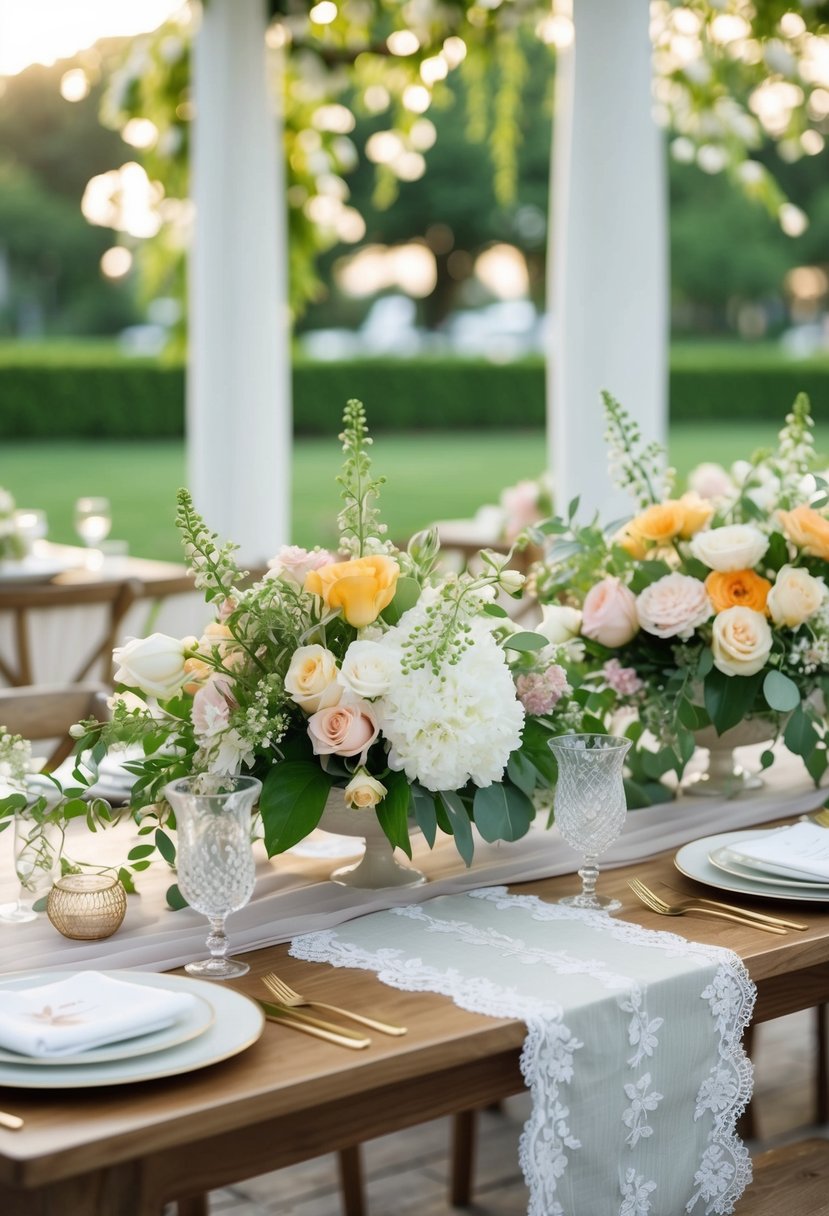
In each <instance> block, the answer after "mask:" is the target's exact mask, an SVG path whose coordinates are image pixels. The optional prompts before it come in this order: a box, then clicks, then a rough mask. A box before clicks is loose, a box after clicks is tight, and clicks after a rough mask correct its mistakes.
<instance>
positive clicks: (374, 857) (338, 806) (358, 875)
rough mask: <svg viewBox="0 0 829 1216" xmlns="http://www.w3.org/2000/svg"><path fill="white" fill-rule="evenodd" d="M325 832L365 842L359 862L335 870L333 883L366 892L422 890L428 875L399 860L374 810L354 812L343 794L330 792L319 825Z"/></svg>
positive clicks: (332, 877) (341, 792) (332, 878)
mask: <svg viewBox="0 0 829 1216" xmlns="http://www.w3.org/2000/svg"><path fill="white" fill-rule="evenodd" d="M317 826H318V827H319V828H321V829H322V831H323V832H333V833H335V835H337V836H356V837H360V838H362V839H363V840H365V843H366V849H365V852H364V853H363V856H362V857H361V858H360V860H359V861H356V862H352V863H351V864H350V865H346V866H340V867H339V868H338V869H336V870H333V871H332V873H331V875H330V877H331V881H332V882H337V883H341V884H342V885H343V886H346V887H359V888H362V889H363V890H381V889H382V888H383V887H419V886H420V885H421V884H422V883H424V882H426V875H425V874H423V873H422V872H421V871H420V870H418V869H416V868H415V867H414V866H410V865H406V864H404V863H403V862H400V861H398V860H397V856H396V854H395V850H394V849H393V848H392V847H391V845H390V844H389V840H388V837H387V836H386V833H385V832H384V831H383V829H382V828H381V827H380V823H379V821H378V819H377V815H376V814H375V812H374V810H373V809H371V808H368V807H367V808H365V809H362V810H352V808H351V807H348V806H346V804H345V800H344V799H343V791H342V790H341V789H338V788H336V787H335V788H334V789H332V790H331V792H330V794H329V795H328V800H327V802H326V804H325V810H324V811H323V813H322V818H321V819H320V821H319V824H318V825H317Z"/></svg>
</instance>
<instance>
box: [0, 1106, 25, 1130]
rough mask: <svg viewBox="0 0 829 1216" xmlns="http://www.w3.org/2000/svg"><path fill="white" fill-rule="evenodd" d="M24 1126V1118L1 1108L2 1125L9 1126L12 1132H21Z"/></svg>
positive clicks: (0, 1122)
mask: <svg viewBox="0 0 829 1216" xmlns="http://www.w3.org/2000/svg"><path fill="white" fill-rule="evenodd" d="M22 1126H23V1120H22V1119H21V1118H20V1116H19V1115H10V1114H8V1112H7V1111H5V1110H0V1127H7V1128H8V1129H9V1131H10V1132H19V1131H20V1129H21V1127H22Z"/></svg>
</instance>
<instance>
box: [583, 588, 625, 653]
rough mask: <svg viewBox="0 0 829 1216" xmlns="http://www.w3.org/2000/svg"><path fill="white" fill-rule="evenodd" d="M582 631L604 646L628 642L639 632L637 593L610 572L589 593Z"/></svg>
mask: <svg viewBox="0 0 829 1216" xmlns="http://www.w3.org/2000/svg"><path fill="white" fill-rule="evenodd" d="M581 631H582V633H583V634H584V636H585V637H586V638H592V639H593V640H594V641H595V642H599V643H601V645H602V646H610V647H612V648H615V647H616V646H624V645H625V643H626V642H629V641H630V640H631V638H633V637H635V636H636V634H637V633H638V632H639V618H638V616H637V615H636V596H635V595H634V594H633V592H632V591H631V589H630V587H626V586H625V584H624V583H623V582H622V581H621V580H620V579H618V578H614V577H612V576H611V575H608V577H607V578H603V579H602V581H601V582H600V583H596V585H595V587H591V588H590V590H589V591H588V593H587V595H586V596H585V600H584V606H583V608H582V622H581Z"/></svg>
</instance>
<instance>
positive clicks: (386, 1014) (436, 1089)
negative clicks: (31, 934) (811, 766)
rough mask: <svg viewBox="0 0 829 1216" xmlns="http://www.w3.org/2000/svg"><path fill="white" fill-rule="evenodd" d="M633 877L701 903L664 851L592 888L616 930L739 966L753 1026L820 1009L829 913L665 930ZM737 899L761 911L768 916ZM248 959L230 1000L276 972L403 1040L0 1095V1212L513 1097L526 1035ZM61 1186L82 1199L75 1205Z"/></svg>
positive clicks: (548, 892)
mask: <svg viewBox="0 0 829 1216" xmlns="http://www.w3.org/2000/svg"><path fill="white" fill-rule="evenodd" d="M634 873H635V874H636V876H638V877H640V878H642V879H643V880H644V881H645V882H647V883H648V884H649V885H656V887H657V889H659V888H660V885H664V886H668V887H670V888H671V889H672V890H673V891H676V892H684V893H686V894H694V893H696V894H700V888H699V887H698V886H697V884H694V883H693V882H691V881H690V880H688V879H685V878H683V877H682V876H681V875H680V874H678V873H677V872H676V870H675V869H674V866H673V853H670V854H662V855H661V856H659V857H657V858H654V859H652V860H650V861H646V862H641V863H638V864H636V865H635V866H632V867H629V868H622V869H617V870H612V871H607V872H605V873H603V874H602V875H601V878H600V889H601V890H602V891H603V892H604V893H606V894H616V895H618V896H619V897H620V898H621V899H622V902H623V908H622V911H621V912H620V913H619V916H620V917H621V918H622V919H624V920H629V921H632V922H635V923H637V924H641V925H644V926H646V927H648V928H653V929H662V930H664V929H669V930H670V931H672V932H677V933H679V934H680V935H681V936H683V937H686V938H687V939H688V940H691V941H698V942H705V943H710V944H713V945H721V946H727V947H728V948H730V949H732V950H734V951H735V952H736V953H737V954H739V955H740V956H741V957H742V958H743V959H744V961H745V963H746V965H747V967H748V970H749V972H750V974H751V976H752V979H753V980H754V982H755V983H756V984H757V987H758V1002H757V1008H756V1014H755V1020H757V1021H763V1020H767V1019H769V1018H773V1017H777V1016H780V1015H782V1014H785V1013H790V1012H793V1011H795V1010H798V1009H802V1008H806V1007H809V1006H811V1005H814V1004H817V1003H820V1002H822V1001H825V1000H829V966H827V960H829V905H821V906H816V905H814V904H786V909H788V911H785V910H781V911H780V912H779V914H780V915H783V916H788V917H789V919H794V920H799V921H802V922H804V923H805V924H807V925H808V926H809V928H808V930H807V931H806V932H796V931H793V932H790V933H788V934H787V935H786V936H779V937H778V936H774V935H772V934H769V933H765V932H763V931H761V930H757V929H753V928H751V927H743V926H741V925H737V924H732V923H729V922H725V921H718V920H714V919H709V918H704V917H697V916H691V915H688V916H685V917H683V918H682V919H679V918H672V919H670V920H669V919H667V918H664V917H659V916H657V915H656V914H654V913H651V912H649V911H647V910H646V909H645V908H643V907H642V905H641V904H639V903H638V902H637V901H636V900H635V898H634V897H633V895H632V893H631V892H630V890H629V889H628V887H627V885H626V880H627V878H628V877H631V876H632V875H633V874H634ZM578 881H579V880H578V878H577V877H576V876H575V875H565V876H562V877H558V878H554V879H546V880H544V881H542V882H535V883H530V884H525V885H522V886H520V887H514V888H513V890H520V891H521V892H526V893H530V894H537V895H540V896H542V897H543V898H546V899H550V900H555V899H556V898H558V897H559V896H560V895H563V894H566V893H569V892H571V891H573V890H575V889H576V888H577V886H578ZM739 900H740V902H741V903H743V904H744V905H745V906H754V907H756V908H757V909H758V910H765V911H771V912H772V914H774V909H775V908H781V905H772V904H771V903H770V902H767V901H762V902H760V901H754V903H753V904H752V901H751V900H749V899H747V898H744V897H742V896H741V897H739ZM246 958H247V960H248V961H249V962H250V964H251V972H250V974H249V975H247V976H245V977H244V978H243V979H242V980H239V981H237V982H236V983H235V985H234V986H235V987H236V988H237V989H238V990H239V991H243V992H247V993H248V994H249V995H251V996H253V995H256V996H264V995H265V993H264V989H263V988H262V986H261V984H260V983H259V980H260V977H261V976H262V974H263V973H264V972H265V971H268V970H275V971H277V972H278V973H279V974H280V975H281V976H283V977H284V979H286V980H287V981H288V983H290V984H293V986H294V987H296V988H298V989H299V990H300V991H302V992H303V993H304V994H310V995H314V996H316V997H317V998H319V999H320V1000H327V1001H330V1002H333V1003H336V1004H340V1005H345V1006H349V1007H351V1008H354V1009H357V1010H361V1011H363V1012H366V1013H369V1014H371V1015H374V1016H376V1017H379V1018H381V1019H385V1020H388V1021H391V1022H397V1023H399V1024H401V1025H404V1026H407V1027H408V1029H409V1033H408V1034H407V1035H406V1036H405V1037H404V1038H390V1037H387V1036H384V1035H380V1034H373V1035H372V1036H371V1037H372V1044H371V1046H370V1047H369V1048H368V1049H367V1050H365V1051H362V1052H350V1051H346V1050H344V1049H342V1048H340V1047H337V1046H333V1045H329V1044H326V1043H323V1042H320V1041H318V1040H316V1039H311V1038H308V1037H306V1036H305V1035H302V1034H298V1033H297V1032H295V1031H292V1030H290V1029H287V1028H285V1027H282V1026H279V1025H275V1024H273V1023H268V1024H267V1026H266V1027H265V1031H264V1034H263V1036H262V1038H261V1039H260V1040H259V1042H258V1043H256V1044H255V1045H254V1046H253V1047H251V1048H250V1049H248V1050H247V1051H245V1052H243V1053H242V1054H241V1055H240V1056H238V1057H236V1058H234V1059H232V1060H229V1061H226V1062H225V1063H222V1064H219V1065H215V1066H213V1067H211V1068H208V1069H205V1070H203V1071H201V1072H196V1073H191V1074H188V1075H186V1076H182V1077H176V1078H175V1079H174V1080H169V1079H168V1080H166V1081H159V1082H149V1083H146V1084H139V1085H132V1086H129V1087H125V1088H124V1089H122V1090H120V1091H117V1090H109V1089H101V1090H83V1091H79V1092H76V1093H72V1094H69V1093H66V1094H55V1093H39V1092H34V1091H25V1090H14V1089H9V1088H0V1108H2V1109H6V1110H10V1111H12V1112H14V1113H16V1114H20V1115H22V1116H23V1117H24V1119H25V1121H26V1126H25V1129H24V1130H23V1131H21V1132H7V1131H2V1130H0V1199H2V1200H3V1203H2V1205H0V1206H2V1208H3V1211H4V1216H15V1214H16V1213H20V1214H21V1216H22V1213H24V1212H26V1213H29V1212H32V1211H34V1210H35V1209H34V1208H31V1207H29V1208H27V1207H26V1206H25V1204H26V1195H25V1192H19V1191H17V1190H16V1188H46V1190H45V1191H44V1193H47V1192H50V1187H58V1188H62V1190H61V1191H60V1194H62V1197H63V1198H62V1202H63V1203H64V1204H65V1203H66V1202H67V1198H68V1196H69V1194H70V1192H71V1193H72V1194H74V1195H75V1198H74V1200H73V1202H75V1203H76V1204H77V1207H76V1208H70V1207H66V1206H64V1207H63V1209H61V1208H60V1206H59V1205H58V1203H57V1200H55V1206H54V1207H50V1206H49V1204H48V1203H46V1204H45V1206H44V1207H43V1208H38V1209H37V1211H38V1212H39V1213H40V1212H41V1211H43V1212H49V1213H51V1212H52V1211H54V1212H55V1213H57V1212H58V1211H61V1210H63V1211H69V1210H71V1211H73V1216H75V1213H76V1212H77V1213H78V1216H80V1213H86V1212H87V1211H88V1212H89V1213H90V1216H92V1213H95V1216H107V1214H108V1213H110V1212H112V1213H113V1214H114V1213H116V1212H117V1213H118V1216H129V1214H130V1213H133V1212H134V1213H142V1214H143V1213H144V1212H146V1213H150V1212H151V1211H157V1210H158V1209H157V1208H155V1209H154V1208H153V1206H152V1205H153V1204H158V1203H159V1202H161V1201H163V1200H164V1199H168V1198H171V1197H175V1196H176V1195H182V1194H188V1193H194V1192H196V1191H200V1190H204V1189H209V1188H213V1187H216V1186H222V1185H227V1184H228V1183H230V1182H232V1181H234V1180H238V1179H240V1178H244V1177H251V1176H254V1175H255V1174H257V1173H261V1172H264V1171H265V1170H270V1169H276V1168H279V1167H280V1166H282V1165H287V1164H290V1163H292V1162H294V1161H298V1160H303V1159H306V1158H310V1157H313V1156H316V1155H318V1154H321V1153H324V1152H331V1151H335V1150H337V1149H340V1148H344V1147H347V1146H348V1145H351V1144H355V1143H358V1142H360V1141H361V1140H364V1139H371V1138H372V1137H374V1136H378V1135H382V1134H385V1133H386V1132H389V1131H393V1130H397V1129H400V1128H403V1127H406V1126H411V1125H413V1124H415V1123H418V1122H422V1121H425V1120H427V1119H430V1118H433V1117H437V1116H439V1115H442V1114H448V1113H452V1112H457V1111H460V1110H464V1109H469V1108H471V1107H474V1106H482V1105H486V1104H487V1103H489V1102H492V1101H494V1100H497V1099H498V1098H502V1097H505V1096H507V1095H508V1094H510V1093H515V1092H518V1091H520V1090H521V1089H523V1083H522V1079H521V1076H520V1072H519V1067H518V1056H519V1052H520V1048H521V1046H522V1044H523V1041H524V1036H525V1031H524V1026H523V1023H521V1022H519V1021H514V1020H509V1019H499V1018H492V1017H485V1016H482V1015H478V1014H472V1013H468V1012H465V1011H464V1010H462V1009H459V1008H458V1007H457V1006H456V1005H454V1004H453V1002H452V1001H451V1000H450V999H449V998H447V997H442V996H437V995H434V994H430V993H409V992H399V991H397V990H396V989H393V988H390V987H387V986H386V985H384V984H382V983H381V982H380V981H379V980H378V979H377V978H376V977H375V976H374V975H373V974H371V973H369V972H364V971H356V970H355V971H351V970H342V969H337V970H335V969H333V968H330V967H328V966H324V965H317V964H311V963H305V962H300V961H298V960H295V959H292V958H289V957H288V947H287V946H285V945H282V946H274V947H269V948H268V949H265V950H260V951H257V952H255V953H253V954H249V955H247V956H246ZM117 1163H124V1164H123V1165H122V1166H118V1165H117ZM96 1171H97V1172H98V1174H100V1172H101V1171H104V1172H105V1173H106V1175H107V1177H109V1178H110V1180H111V1181H112V1179H120V1180H121V1182H123V1183H124V1185H123V1189H119V1187H118V1186H116V1185H115V1182H112V1185H113V1187H114V1190H113V1194H116V1193H117V1203H116V1201H115V1200H113V1204H114V1206H111V1207H109V1206H106V1204H104V1205H103V1206H100V1205H101V1204H102V1203H103V1201H102V1200H101V1198H100V1192H99V1191H96V1192H95V1194H96V1196H97V1198H96V1199H95V1203H96V1204H98V1205H99V1206H98V1207H92V1206H90V1207H84V1206H83V1205H84V1202H86V1201H85V1199H84V1196H85V1195H86V1194H87V1191H86V1190H84V1189H83V1188H84V1187H85V1186H89V1185H91V1184H90V1182H89V1179H90V1178H92V1177H93V1176H97V1175H96ZM113 1171H114V1172H113ZM125 1171H126V1172H125ZM127 1174H128V1175H129V1178H130V1179H131V1180H132V1181H131V1182H130V1183H129V1185H127V1183H126V1182H124V1179H125V1178H126V1177H127ZM136 1179H139V1180H140V1185H138V1183H137V1182H136ZM99 1182H100V1178H99ZM119 1185H120V1184H119ZM67 1187H69V1190H68V1191H67V1189H66V1188H67ZM7 1188H12V1189H7ZM72 1188H80V1189H78V1190H77V1193H76V1194H75V1192H74V1191H73V1189H72ZM136 1188H137V1189H136ZM56 1193H58V1192H56ZM18 1199H19V1201H20V1202H19V1206H15V1203H16V1202H17V1200H18ZM28 1201H29V1202H31V1196H29V1200H28ZM118 1205H120V1206H118ZM125 1205H126V1206H125ZM142 1205H143V1206H142Z"/></svg>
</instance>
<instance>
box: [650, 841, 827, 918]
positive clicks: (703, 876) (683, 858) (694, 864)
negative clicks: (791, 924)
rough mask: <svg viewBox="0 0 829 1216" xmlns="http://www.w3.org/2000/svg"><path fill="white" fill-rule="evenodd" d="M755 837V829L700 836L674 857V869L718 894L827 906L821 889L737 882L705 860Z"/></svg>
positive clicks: (757, 881) (738, 879) (753, 880)
mask: <svg viewBox="0 0 829 1216" xmlns="http://www.w3.org/2000/svg"><path fill="white" fill-rule="evenodd" d="M771 830H774V829H771ZM758 835H759V833H758V831H757V829H756V828H752V829H750V830H748V831H745V830H744V831H742V832H719V833H718V834H717V835H716V836H703V837H702V839H701V840H692V841H690V842H689V843H688V844H685V845H683V846H682V848H681V849H679V850H678V851H677V853H676V856H675V857H674V865H675V866H676V868H677V869H678V870H679V872H680V874H684V875H685V877H686V878H693V879H694V880H695V881H696V882H702V883H705V885H706V886H707V887H716V888H717V890H718V891H736V892H738V893H739V894H740V895H754V896H757V898H759V899H784V900H789V901H795V902H799V903H829V890H827V889H825V888H824V889H823V890H820V891H815V890H813V889H812V888H810V887H805V886H803V887H801V886H797V887H796V888H795V889H792V887H791V886H789V887H785V888H784V887H778V886H776V885H775V884H774V883H769V882H765V881H764V880H763V879H761V878H741V877H740V876H738V875H737V874H728V873H726V872H725V870H718V869H717V867H716V866H715V865H712V863H711V861H710V860H709V857H708V855H709V853H713V852H715V851H716V850H717V849H721V848H724V847H725V846H726V845H738V844H739V843H740V842H742V841H744V840H749V839H751V840H756V839H757V836H758Z"/></svg>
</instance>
